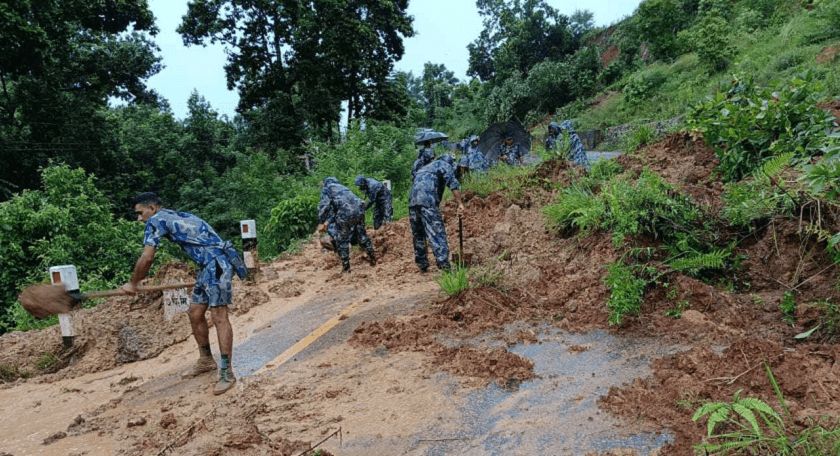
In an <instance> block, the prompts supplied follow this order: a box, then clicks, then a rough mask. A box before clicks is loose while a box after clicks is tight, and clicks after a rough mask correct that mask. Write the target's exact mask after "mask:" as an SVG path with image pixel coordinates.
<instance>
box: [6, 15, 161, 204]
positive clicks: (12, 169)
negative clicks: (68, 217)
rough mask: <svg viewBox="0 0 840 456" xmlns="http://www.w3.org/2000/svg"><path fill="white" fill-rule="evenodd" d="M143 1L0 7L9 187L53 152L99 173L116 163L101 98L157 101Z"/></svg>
mask: <svg viewBox="0 0 840 456" xmlns="http://www.w3.org/2000/svg"><path fill="white" fill-rule="evenodd" d="M156 31H157V30H156V28H155V26H154V16H153V15H152V13H151V11H149V9H148V4H147V3H146V0H124V1H119V2H102V1H69V0H57V1H46V0H16V1H14V2H3V3H2V4H0V161H2V163H3V167H4V169H5V171H6V172H5V174H4V176H3V178H4V179H5V180H7V182H9V183H11V184H12V185H14V186H15V188H16V189H23V188H33V187H36V186H37V185H38V182H39V175H38V169H39V167H42V166H46V165H47V163H48V160H49V159H51V158H58V159H61V160H62V161H64V162H66V163H69V164H72V165H74V166H83V167H84V168H85V169H86V170H88V171H89V172H96V173H97V174H104V173H105V172H107V171H109V170H111V169H113V168H114V167H117V166H119V156H118V154H115V150H114V147H113V146H114V144H113V141H112V139H111V138H110V137H109V136H108V134H107V132H108V130H109V125H108V123H107V119H106V118H107V115H105V114H104V113H103V110H104V109H105V108H106V107H107V102H108V98H109V97H117V98H121V99H123V100H126V101H133V102H152V103H157V102H158V100H157V95H156V94H154V93H153V92H150V91H148V90H147V89H146V86H145V83H144V81H145V79H147V78H148V77H150V76H152V75H154V74H156V73H157V72H158V71H159V70H160V58H159V57H157V56H155V54H154V52H155V51H156V50H157V48H156V47H155V46H154V45H153V44H152V43H151V42H150V41H149V39H148V38H147V35H146V33H149V34H152V35H154V34H155V32H156Z"/></svg>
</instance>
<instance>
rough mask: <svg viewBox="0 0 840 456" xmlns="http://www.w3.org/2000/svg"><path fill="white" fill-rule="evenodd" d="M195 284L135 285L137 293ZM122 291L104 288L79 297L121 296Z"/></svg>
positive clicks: (193, 283)
mask: <svg viewBox="0 0 840 456" xmlns="http://www.w3.org/2000/svg"><path fill="white" fill-rule="evenodd" d="M193 286H195V282H184V283H168V284H166V285H151V286H139V287H137V292H138V293H146V292H149V291H162V290H174V289H177V288H189V287H193ZM122 295H123V292H122V289H121V288H117V289H116V290H106V291H91V292H90V293H85V294H83V295H82V296H81V297H82V299H90V298H105V297H108V296H122Z"/></svg>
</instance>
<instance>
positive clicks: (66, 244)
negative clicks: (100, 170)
mask: <svg viewBox="0 0 840 456" xmlns="http://www.w3.org/2000/svg"><path fill="white" fill-rule="evenodd" d="M42 179H43V187H44V190H27V191H24V192H22V193H20V194H17V195H15V196H13V197H12V198H11V199H10V200H8V201H6V202H3V203H0V331H6V330H8V329H12V328H14V327H15V326H16V323H15V322H14V321H12V318H11V314H10V313H11V312H13V311H14V308H15V306H17V307H19V304H15V301H16V296H17V294H18V293H19V292H20V290H21V289H22V288H23V287H24V286H25V285H28V284H31V283H33V282H40V281H42V280H45V279H46V278H47V277H48V275H47V270H48V269H49V268H50V267H51V266H59V265H64V264H73V265H75V266H76V268H77V269H78V273H79V284H80V286H81V287H82V289H83V290H85V289H87V288H88V287H90V286H116V285H118V284H120V283H123V282H125V281H127V280H128V279H129V277H130V275H131V271H132V268H133V266H134V263H135V261H136V260H137V257H138V256H139V254H140V251H141V249H142V245H141V241H142V228H143V226H142V225H141V224H139V223H135V222H129V221H127V220H124V219H115V218H114V217H113V215H111V212H110V207H111V205H110V203H109V201H108V199H107V198H105V196H104V195H103V194H102V192H100V191H99V190H98V189H97V188H96V181H95V179H94V178H93V176H86V175H85V172H84V171H83V170H82V169H71V168H70V167H69V166H67V165H52V166H49V167H47V168H44V169H43V170H42ZM18 310H19V309H18ZM17 313H18V315H20V314H22V313H21V312H20V311H18V312H17Z"/></svg>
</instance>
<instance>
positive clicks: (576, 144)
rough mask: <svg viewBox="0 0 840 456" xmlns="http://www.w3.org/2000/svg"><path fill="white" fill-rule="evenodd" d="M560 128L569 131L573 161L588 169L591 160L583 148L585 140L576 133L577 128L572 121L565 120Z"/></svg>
mask: <svg viewBox="0 0 840 456" xmlns="http://www.w3.org/2000/svg"><path fill="white" fill-rule="evenodd" d="M560 129H562V130H566V131H568V132H569V145H570V146H571V147H570V149H569V155H571V159H572V161H573V162H575V163H577V164H578V165H580V166H583V167H584V168H586V169H589V160H588V159H587V158H586V150H585V149H584V148H583V142H582V141H581V140H580V136H578V134H577V133H575V129H574V128H572V122H570V121H568V120H564V121H563V123H561V124H560Z"/></svg>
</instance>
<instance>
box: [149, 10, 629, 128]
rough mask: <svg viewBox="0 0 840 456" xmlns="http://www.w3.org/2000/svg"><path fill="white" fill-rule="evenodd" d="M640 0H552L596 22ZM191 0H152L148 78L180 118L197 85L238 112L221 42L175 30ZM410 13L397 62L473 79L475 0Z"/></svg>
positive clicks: (229, 111)
mask: <svg viewBox="0 0 840 456" xmlns="http://www.w3.org/2000/svg"><path fill="white" fill-rule="evenodd" d="M640 2H641V1H640V0H546V3H548V4H549V5H551V6H553V7H554V8H557V9H558V10H559V11H560V13H561V14H565V15H567V16H571V14H572V13H574V12H575V11H576V10H578V9H580V10H589V11H591V12H592V13H593V14H594V20H595V25H596V26H603V25H610V24H613V23H615V22H618V21H619V20H621V19H622V18H624V17H626V16H629V15H631V14H632V13H633V12H634V11H635V10H636V7H637V6H638V5H639V3H640ZM187 3H188V0H149V7H150V8H151V10H152V12H153V13H154V15H155V18H156V21H157V26H158V28H159V29H160V33H158V35H157V36H155V37H154V38H153V40H154V41H155V43H156V44H157V46H158V47H159V48H160V53H159V55H160V56H161V57H163V62H162V63H163V65H164V68H163V70H162V71H161V72H160V73H158V74H156V75H155V76H152V77H151V78H149V80H148V83H147V85H148V87H149V88H152V89H155V90H157V92H158V93H160V94H161V95H163V97H164V98H166V99H167V100H168V101H169V104H170V106H171V107H172V112H173V113H174V114H175V117H176V118H179V119H183V118H184V117H185V116H186V112H187V99H188V98H189V96H190V93H192V91H193V90H197V91H198V93H199V94H200V95H201V96H203V97H204V98H205V99H206V100H207V101H208V102H209V103H210V105H211V106H212V107H213V109H214V110H215V111H217V112H218V113H219V114H224V115H227V116H228V117H230V118H233V116H234V114H235V111H236V105H237V103H238V102H239V96H238V95H237V93H236V91H230V90H228V89H227V81H226V79H225V72H224V65H225V62H226V59H227V56H226V54H225V50H224V48H223V47H222V46H221V45H208V46H206V47H202V46H190V47H186V46H184V43H183V40H182V39H181V36H180V35H178V33H177V32H176V31H175V29H176V28H177V27H178V25H179V24H180V23H181V17H182V16H184V15H185V14H186V13H187ZM408 13H409V14H410V15H411V16H413V17H414V30H415V36H413V37H411V38H407V39H405V54H404V55H403V58H402V59H401V60H400V61H399V62H397V63H396V65H395V68H396V69H397V70H400V71H406V72H408V71H411V72H412V73H414V75H415V76H419V75H421V74H422V73H423V65H424V64H425V63H427V62H431V63H435V64H440V63H442V64H444V65H445V66H446V68H447V69H448V70H450V71H453V72H454V73H455V77H457V78H458V79H460V80H461V81H466V80H468V78H467V75H466V73H467V67H468V64H469V62H468V59H469V54H468V52H467V45H468V44H469V43H471V42H473V41H474V40H475V39H476V38H478V35H479V34H480V33H481V30H482V28H483V26H482V22H481V16H479V15H478V10H477V9H476V6H475V1H474V0H410V1H409V5H408Z"/></svg>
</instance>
